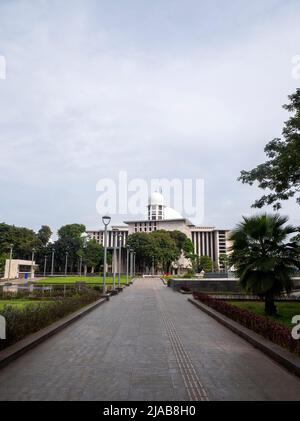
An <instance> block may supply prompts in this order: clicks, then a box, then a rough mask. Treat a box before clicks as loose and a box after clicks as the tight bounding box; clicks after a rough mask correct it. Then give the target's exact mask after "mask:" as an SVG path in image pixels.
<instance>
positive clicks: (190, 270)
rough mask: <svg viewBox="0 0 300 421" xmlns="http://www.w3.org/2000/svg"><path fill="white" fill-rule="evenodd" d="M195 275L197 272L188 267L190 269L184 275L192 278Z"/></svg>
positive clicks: (185, 277) (186, 277)
mask: <svg viewBox="0 0 300 421" xmlns="http://www.w3.org/2000/svg"><path fill="white" fill-rule="evenodd" d="M194 277H195V273H194V271H193V270H192V269H188V271H187V272H186V273H185V274H184V275H183V278H184V279H191V278H194Z"/></svg>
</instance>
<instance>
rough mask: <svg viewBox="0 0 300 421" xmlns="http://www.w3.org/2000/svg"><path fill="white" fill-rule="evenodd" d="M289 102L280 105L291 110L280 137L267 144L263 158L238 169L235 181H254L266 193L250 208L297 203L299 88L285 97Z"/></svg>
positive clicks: (299, 183)
mask: <svg viewBox="0 0 300 421" xmlns="http://www.w3.org/2000/svg"><path fill="white" fill-rule="evenodd" d="M289 100H290V102H289V104H286V105H283V108H284V109H286V110H287V111H289V112H290V113H292V116H291V117H290V118H289V120H288V121H286V122H285V123H284V128H283V131H282V138H275V139H273V140H271V141H270V142H269V143H267V145H266V147H265V149H264V150H265V153H266V155H267V158H268V159H267V161H266V162H265V163H263V164H260V165H258V166H257V167H256V168H254V169H252V170H250V171H241V175H240V177H239V180H240V181H242V182H243V183H247V184H250V185H252V184H253V183H254V182H257V183H258V186H259V187H260V188H261V189H263V190H269V192H267V194H265V195H263V196H262V197H261V198H260V199H258V200H256V201H255V202H254V204H253V207H257V208H261V207H263V206H264V205H273V208H274V209H275V210H278V209H280V208H281V203H280V202H281V201H283V200H287V199H289V198H291V197H295V198H296V202H297V203H298V204H299V205H300V195H299V192H300V88H298V89H297V90H296V92H295V93H294V94H292V95H290V96H289Z"/></svg>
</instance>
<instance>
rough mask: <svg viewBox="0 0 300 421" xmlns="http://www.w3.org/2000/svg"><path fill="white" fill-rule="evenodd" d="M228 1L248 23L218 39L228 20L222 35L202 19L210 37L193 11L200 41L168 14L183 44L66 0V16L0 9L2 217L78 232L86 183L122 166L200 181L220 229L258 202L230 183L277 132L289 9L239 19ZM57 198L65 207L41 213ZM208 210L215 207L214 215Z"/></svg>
mask: <svg viewBox="0 0 300 421" xmlns="http://www.w3.org/2000/svg"><path fill="white" fill-rule="evenodd" d="M217 3H219V2H216V4H217ZM237 3H238V2H232V4H231V9H232V10H233V9H234V7H238V10H239V13H240V14H241V17H240V21H241V22H247V13H249V16H251V19H250V23H249V25H248V26H247V24H246V23H245V27H239V26H238V25H237V26H236V27H233V28H232V33H230V32H229V26H230V25H229V23H230V18H229V17H228V15H226V16H227V19H228V22H227V23H226V25H225V23H224V27H223V26H222V25H223V24H222V22H221V19H220V16H222V13H225V11H224V9H223V10H221V12H222V13H221V15H220V14H218V12H217V10H216V9H215V8H213V11H211V10H210V11H209V10H206V12H207V13H208V16H209V20H210V21H212V19H213V18H214V14H216V16H217V15H218V18H219V19H218V22H219V23H218V24H219V26H220V28H219V30H216V31H215V32H214V33H210V32H209V30H208V27H209V25H208V24H207V22H206V21H205V15H204V16H203V20H204V21H205V25H204V29H202V31H203V34H202V35H203V38H201V37H199V34H198V33H196V32H195V34H196V35H197V36H196V37H194V36H193V35H194V34H193V32H192V31H191V29H190V28H188V23H185V22H183V21H181V22H180V16H175V15H174V17H173V18H174V22H175V20H176V24H177V23H178V22H180V23H181V26H180V25H179V26H178V25H177V27H178V31H179V32H180V31H184V32H183V34H184V37H185V38H184V39H185V41H186V43H185V44H184V43H180V41H179V39H175V40H174V42H172V39H170V37H166V36H165V34H164V33H163V31H164V28H163V25H162V22H163V20H161V19H162V18H161V17H160V18H159V17H157V19H160V20H159V22H160V25H159V28H156V27H155V26H153V28H152V31H153V44H151V38H150V35H151V25H150V24H149V23H147V25H146V27H145V31H146V32H143V24H142V22H138V21H137V20H135V21H134V22H132V25H133V27H134V28H135V30H136V32H135V33H134V32H133V33H131V32H130V31H131V29H129V28H132V25H130V22H129V20H130V18H128V19H129V20H127V21H126V20H125V19H124V20H123V21H122V19H121V20H120V19H119V15H118V13H119V12H118V13H117V12H116V11H114V13H116V15H115V20H114V17H113V15H112V14H111V13H108V11H107V10H106V11H105V7H104V9H103V8H101V7H99V8H97V7H96V6H95V3H94V2H87V3H84V2H76V3H75V7H74V9H73V11H72V12H70V10H72V9H70V8H69V9H67V10H63V9H62V8H61V7H59V6H58V3H56V2H53V3H50V2H47V1H43V2H42V3H41V6H40V8H38V7H33V3H30V2H21V3H14V4H12V5H11V4H10V2H7V3H4V4H3V5H1V6H0V11H1V12H2V13H1V17H0V28H2V29H0V36H1V39H2V42H1V44H0V53H1V54H5V56H6V58H7V72H8V73H7V80H6V81H5V82H4V81H0V82H1V83H0V124H1V133H0V143H1V161H0V183H1V184H2V185H3V188H4V189H5V193H4V195H5V203H6V208H5V209H4V211H3V215H2V219H6V220H7V221H9V222H15V223H22V224H27V225H33V226H36V225H38V224H40V223H42V222H47V220H48V221H49V223H52V224H53V225H55V226H57V225H60V224H61V223H62V222H63V221H65V220H67V219H68V218H69V219H70V220H71V219H72V217H73V215H74V217H76V218H78V219H81V220H82V221H83V222H85V221H88V222H89V223H90V221H91V220H92V219H93V218H96V211H95V200H96V196H95V184H96V182H97V180H98V179H99V178H100V177H104V176H106V177H107V176H108V177H109V176H115V175H116V173H117V171H118V170H119V169H127V170H128V171H129V173H130V174H131V175H132V176H133V177H140V176H144V177H146V178H149V177H151V176H152V177H161V176H167V177H169V178H174V177H185V176H188V177H204V178H205V180H206V190H207V189H208V190H209V193H208V195H207V199H206V202H207V203H206V215H207V219H208V220H211V216H212V215H213V217H214V221H210V222H212V223H215V224H216V225H218V224H219V223H220V224H223V225H226V224H228V225H231V224H233V223H234V220H236V218H238V216H239V212H236V210H237V209H239V210H240V212H244V210H245V209H248V205H249V204H250V203H251V200H252V199H251V200H249V194H250V195H251V197H252V195H253V198H254V197H256V195H258V194H260V193H259V192H256V191H255V189H253V188H252V189H251V188H248V187H246V186H241V185H240V184H238V183H236V181H235V180H236V178H237V177H238V175H239V171H240V170H241V169H244V168H251V167H252V166H254V165H256V164H257V163H259V162H261V160H262V159H263V158H264V154H263V146H264V144H265V143H266V142H267V141H268V140H269V139H271V138H272V137H275V136H278V135H280V131H281V128H282V122H283V120H284V119H285V118H286V114H285V113H284V112H283V111H282V110H281V104H282V103H284V102H285V101H286V96H287V94H289V93H291V92H292V91H293V90H295V88H296V81H295V80H294V79H293V78H291V57H292V56H294V55H296V54H299V53H300V51H299V47H298V39H299V35H300V34H299V32H300V30H299V25H298V21H299V15H300V11H299V7H298V6H297V5H296V4H295V3H293V2H290V4H287V5H286V6H285V7H283V6H282V7H280V8H279V9H278V10H277V9H276V8H275V9H274V10H273V9H271V8H270V9H268V8H267V7H265V8H264V7H263V8H262V9H261V7H262V6H259V4H260V3H259V2H257V3H256V4H255V5H254V6H253V9H251V10H248V11H247V13H246V12H245V11H243V12H242V11H241V9H240V6H239V4H237ZM267 3H268V6H269V7H271V6H274V5H276V4H277V2H274V1H269V2H266V5H267ZM51 4H52V5H54V6H53V7H51ZM101 5H106V6H107V3H105V2H103V3H101ZM89 6H90V7H89ZM92 6H93V7H92ZM107 7H108V6H107ZM159 7H160V6H159V5H156V12H155V13H156V15H155V16H158V15H159V13H158V12H159V10H160V8H159ZM175 9H176V8H175ZM177 9H178V14H179V11H180V8H178V7H177ZM177 9H176V10H177ZM134 10H135V9H134ZM102 11H103V13H102ZM161 11H162V12H163V13H166V7H165V6H164V7H162V9H161ZM204 12H205V10H204ZM204 12H203V13H204ZM259 12H261V14H259ZM92 13H94V16H93V15H92ZM101 13H102V14H104V15H105V13H106V14H107V23H106V21H105V18H103V16H102V15H101ZM124 13H125V12H124ZM139 13H142V11H141V10H139V9H138V10H137V11H136V14H139ZM174 13H175V12H174ZM191 13H192V10H190V14H191ZM95 16H97V17H98V18H99V20H100V21H101V24H99V25H97V24H96V23H97V19H96V18H95ZM126 16H127V17H128V15H126ZM255 16H256V18H255ZM136 17H137V16H135V17H134V19H136ZM175 18H176V19H175ZM166 19H167V18H166ZM167 21H168V25H167V26H166V27H168V28H169V30H170V31H171V32H172V34H176V28H175V29H174V27H175V26H176V25H175V24H174V22H172V20H170V19H168V20H166V22H167ZM10 22H14V25H13V29H12V28H11V27H10V26H8V24H9V23H10ZM122 22H124V23H122ZM119 23H120V25H121V26H118V24H119ZM198 24H199V25H200V24H201V22H198V23H197V22H193V25H194V29H195V31H198V27H197V25H198ZM233 24H234V18H233V20H232V26H233ZM122 25H123V26H122ZM149 28H150V29H149ZM214 28H215V27H214ZM224 28H225V29H226V31H228V32H223V31H224ZM215 29H218V28H215ZM156 31H158V32H159V33H160V36H161V40H162V41H161V46H160V45H159V44H158V43H157V39H158V38H159V34H157V33H155V32H156ZM205 31H206V32H205ZM146 33H147V36H148V35H149V36H148V38H147V39H146ZM137 34H138V35H139V36H140V38H139V37H138V36H136V35H137ZM133 35H134V36H136V38H133ZM122 37H123V39H122ZM210 38H211V39H210ZM185 45H186V48H184V46H185ZM12 187H13V188H12ZM31 191H34V192H35V193H36V194H37V195H39V194H40V195H41V196H42V197H43V203H42V204H40V206H39V209H42V210H43V211H42V213H40V214H38V215H37V214H36V213H35V211H33V207H34V204H33V205H31V204H30V203H29V202H26V197H28V194H29V193H30V192H31ZM250 191H251V193H249V192H250ZM16 195H17V197H19V200H17V199H16ZM57 195H61V197H62V198H64V200H65V205H64V206H62V207H60V208H59V212H58V211H57V209H56V210H55V212H54V207H55V206H56V198H57ZM59 197H60V196H59ZM72 197H74V200H75V199H76V203H77V204H76V209H75V207H74V202H72ZM228 197H230V201H229V202H228V201H227V198H228ZM68 198H70V199H68ZM222 202H224V204H226V206H225V205H224V206H225V210H223V208H222V206H221V208H220V207H219V206H217V207H216V203H218V204H219V203H222ZM16 203H22V204H23V207H24V212H22V214H20V212H19V209H18V208H16V210H15V211H12V212H11V211H10V207H11V206H13V205H14V204H16ZM24 203H26V204H25V205H24ZM43 206H44V207H43ZM297 211H298V209H294V208H291V210H290V213H291V215H292V216H293V217H296V212H297ZM224 212H225V213H224ZM54 213H55V217H54V216H53V215H54ZM232 215H234V218H233V217H232ZM13 218H14V220H13Z"/></svg>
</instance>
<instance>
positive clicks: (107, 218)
mask: <svg viewBox="0 0 300 421" xmlns="http://www.w3.org/2000/svg"><path fill="white" fill-rule="evenodd" d="M110 221H111V217H110V216H103V217H102V222H103V225H104V228H105V229H104V262H103V291H102V292H103V294H105V293H106V261H107V226H108V225H109V223H110Z"/></svg>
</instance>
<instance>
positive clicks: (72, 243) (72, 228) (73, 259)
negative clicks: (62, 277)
mask: <svg viewBox="0 0 300 421" xmlns="http://www.w3.org/2000/svg"><path fill="white" fill-rule="evenodd" d="M84 232H85V226H84V225H83V224H68V225H64V226H62V227H61V228H60V229H59V230H58V231H57V234H58V240H57V241H56V242H55V244H54V248H55V265H56V266H57V269H58V271H59V272H62V271H63V270H64V267H65V258H66V252H68V271H69V270H70V271H71V272H73V271H74V269H75V266H77V267H78V263H79V257H80V251H81V249H82V247H83V239H82V238H81V234H82V233H84Z"/></svg>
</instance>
